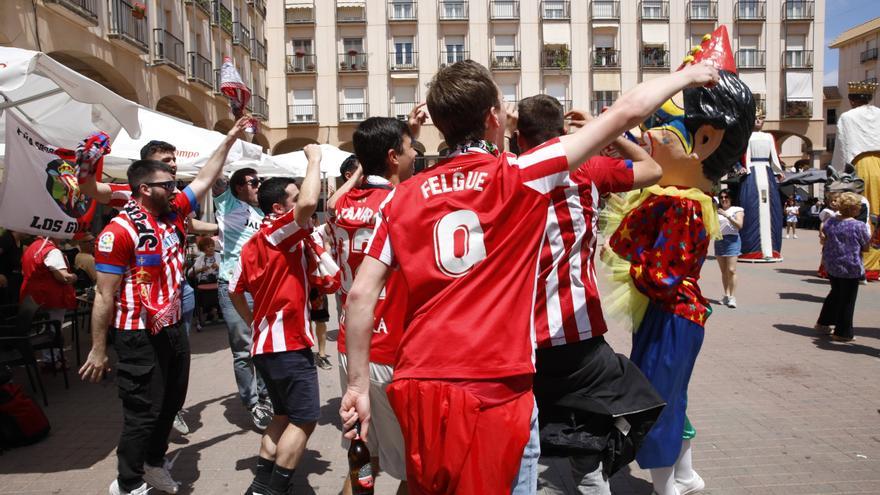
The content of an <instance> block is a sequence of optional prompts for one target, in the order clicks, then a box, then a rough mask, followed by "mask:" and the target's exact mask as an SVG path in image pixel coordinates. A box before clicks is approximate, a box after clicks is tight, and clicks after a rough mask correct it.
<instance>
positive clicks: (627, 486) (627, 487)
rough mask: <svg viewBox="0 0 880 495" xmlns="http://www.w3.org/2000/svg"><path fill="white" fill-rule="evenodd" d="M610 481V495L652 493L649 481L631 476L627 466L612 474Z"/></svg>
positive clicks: (652, 489)
mask: <svg viewBox="0 0 880 495" xmlns="http://www.w3.org/2000/svg"><path fill="white" fill-rule="evenodd" d="M610 481H611V493H627V494H633V495H635V494H640V495H641V494H644V495H649V494H651V493H653V491H654V486H653V485H652V484H651V483H650V482H649V481H647V480H643V479H641V478H636V477H635V476H633V475H632V472H631V470H630V467H629V466H625V467H624V468H623V469H621V470H620V471H618V472H616V473H614V476H612V477H611V480H610Z"/></svg>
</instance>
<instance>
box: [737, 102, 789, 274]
mask: <svg viewBox="0 0 880 495" xmlns="http://www.w3.org/2000/svg"><path fill="white" fill-rule="evenodd" d="M763 126H764V113H763V112H762V111H758V113H757V115H756V118H755V128H754V132H752V135H751V137H750V138H749V146H748V148H747V149H746V154H745V158H744V167H743V168H744V171H745V173H746V175H745V177H743V179H742V182H741V183H740V187H739V205H740V206H741V207H742V208H743V210H745V215H744V216H743V227H742V229H740V231H739V236H740V239H742V254H741V255H740V257H739V259H740V260H744V261H751V262H774V261H782V255H781V254H780V253H781V250H782V227H783V224H782V202H781V200H780V197H779V186H778V185H777V183H776V177H777V176H780V175H782V172H783V171H782V166H781V164H780V162H779V155H778V154H777V153H776V141H775V140H774V139H773V135H772V134H770V133H768V132H761V128H762V127H763Z"/></svg>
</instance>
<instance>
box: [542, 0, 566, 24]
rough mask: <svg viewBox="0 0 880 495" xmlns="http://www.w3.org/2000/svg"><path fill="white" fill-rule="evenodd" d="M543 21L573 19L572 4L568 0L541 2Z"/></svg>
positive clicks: (545, 0)
mask: <svg viewBox="0 0 880 495" xmlns="http://www.w3.org/2000/svg"><path fill="white" fill-rule="evenodd" d="M541 19H544V20H545V21H548V20H549V21H559V20H565V19H571V2H569V1H568V0H543V1H542V2H541Z"/></svg>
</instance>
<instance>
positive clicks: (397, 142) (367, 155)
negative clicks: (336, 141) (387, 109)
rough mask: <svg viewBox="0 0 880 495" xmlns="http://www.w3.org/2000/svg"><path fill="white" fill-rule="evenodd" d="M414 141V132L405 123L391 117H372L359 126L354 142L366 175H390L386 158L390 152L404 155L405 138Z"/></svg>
mask: <svg viewBox="0 0 880 495" xmlns="http://www.w3.org/2000/svg"><path fill="white" fill-rule="evenodd" d="M404 135H407V136H409V137H410V139H412V131H410V130H409V126H407V125H406V124H405V123H404V122H403V121H401V120H398V119H395V118H391V117H370V118H368V119H367V120H365V121H363V122H361V123H360V124H358V126H357V129H356V130H355V131H354V136H353V137H352V142H353V143H354V152H355V154H356V155H357V159H358V161H359V162H361V167H363V169H364V175H380V176H384V175H385V174H387V173H388V164H387V163H385V158H386V156H387V154H388V150H392V149H393V150H394V151H396V152H397V153H403V136H404Z"/></svg>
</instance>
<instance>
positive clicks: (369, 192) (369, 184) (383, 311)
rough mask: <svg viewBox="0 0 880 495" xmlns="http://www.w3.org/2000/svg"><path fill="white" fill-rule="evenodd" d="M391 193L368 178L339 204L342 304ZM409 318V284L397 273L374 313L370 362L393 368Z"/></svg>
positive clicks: (342, 331)
mask: <svg viewBox="0 0 880 495" xmlns="http://www.w3.org/2000/svg"><path fill="white" fill-rule="evenodd" d="M391 191H392V186H391V183H390V182H388V181H387V180H385V179H384V178H382V177H377V176H367V177H366V179H365V181H364V185H363V186H361V187H360V188H356V189H352V190H351V191H349V192H347V193H345V194H343V195H342V196H340V197H339V199H338V200H337V202H336V206H335V208H334V210H335V217H334V220H333V232H334V237H335V238H336V252H337V259H338V262H339V268H340V270H342V303H343V305H344V304H345V302H346V297H347V295H348V291H349V289H351V282H352V280H353V279H354V275H355V274H356V273H357V269H358V267H359V266H361V262H362V261H363V260H364V256H365V255H366V248H367V244H368V243H369V241H370V237H371V236H372V235H373V229H374V228H375V226H376V216H377V214H378V213H379V207H380V206H381V204H382V202H383V201H385V198H387V197H388V195H389V194H390V193H391ZM405 314H406V284H405V283H404V282H403V279H402V278H401V276H400V273H399V272H398V271H397V270H395V271H393V272H392V273H391V276H390V277H388V281H387V282H386V283H385V290H384V291H383V292H382V296H381V297H380V298H379V301H378V302H377V303H376V309H375V311H374V315H375V320H374V326H373V339H372V341H371V342H370V361H371V362H374V363H379V364H388V365H393V364H394V358H395V356H396V355H397V347H398V345H399V343H400V336H401V334H402V333H403V320H404V315H405ZM337 343H338V347H339V352H341V353H344V352H346V350H345V317H344V316H343V318H342V319H341V321H340V322H339V338H338V340H337Z"/></svg>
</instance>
